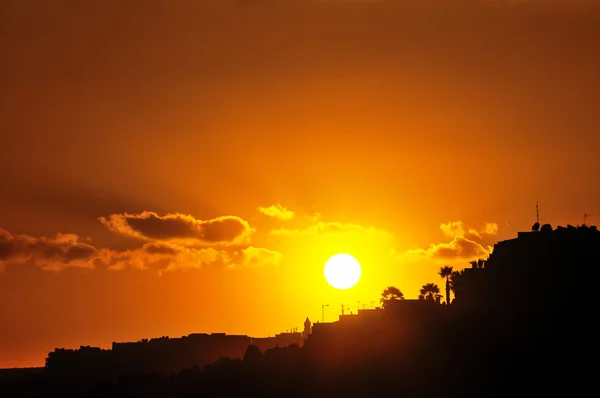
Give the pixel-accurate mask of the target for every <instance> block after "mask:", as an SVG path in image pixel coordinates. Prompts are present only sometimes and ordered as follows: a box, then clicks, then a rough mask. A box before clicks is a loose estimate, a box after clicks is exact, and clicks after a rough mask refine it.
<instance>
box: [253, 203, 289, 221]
mask: <svg viewBox="0 0 600 398" xmlns="http://www.w3.org/2000/svg"><path fill="white" fill-rule="evenodd" d="M257 210H258V211H259V212H261V213H262V214H264V215H266V216H269V217H273V218H277V219H280V220H284V221H286V220H291V219H292V218H294V212H293V211H291V210H290V209H288V208H286V207H284V206H282V205H280V204H274V205H271V206H269V207H258V209H257Z"/></svg>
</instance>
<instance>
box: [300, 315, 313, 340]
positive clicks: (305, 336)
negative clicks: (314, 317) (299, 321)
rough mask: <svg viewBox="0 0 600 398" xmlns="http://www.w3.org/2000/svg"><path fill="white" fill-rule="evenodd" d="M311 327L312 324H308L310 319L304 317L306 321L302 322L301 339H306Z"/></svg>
mask: <svg viewBox="0 0 600 398" xmlns="http://www.w3.org/2000/svg"><path fill="white" fill-rule="evenodd" d="M311 325H312V324H311V323H310V319H308V317H306V320H305V321H304V332H303V333H302V337H304V338H305V339H306V338H308V335H309V334H310V327H311Z"/></svg>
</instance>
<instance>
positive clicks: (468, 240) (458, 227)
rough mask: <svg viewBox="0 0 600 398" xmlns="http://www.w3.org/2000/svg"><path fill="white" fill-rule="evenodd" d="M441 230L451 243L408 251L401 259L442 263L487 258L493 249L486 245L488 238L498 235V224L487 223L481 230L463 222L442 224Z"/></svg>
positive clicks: (401, 255)
mask: <svg viewBox="0 0 600 398" xmlns="http://www.w3.org/2000/svg"><path fill="white" fill-rule="evenodd" d="M440 229H441V230H442V232H443V233H444V235H446V236H447V237H448V238H450V239H451V241H449V242H443V243H437V244H434V243H432V244H431V245H429V247H427V248H424V249H413V250H408V251H406V252H404V253H401V254H399V259H401V260H409V261H418V260H420V259H424V258H425V259H433V260H440V261H459V260H460V261H463V260H464V261H470V260H474V259H479V258H487V256H489V254H490V253H491V251H492V247H491V246H488V245H486V244H485V243H484V241H485V238H486V237H490V236H493V235H496V234H497V233H498V224H496V223H493V222H487V223H485V224H484V226H483V227H482V228H481V229H480V230H475V229H474V228H470V227H469V226H467V225H466V224H465V223H464V222H463V221H450V222H448V223H442V224H441V225H440Z"/></svg>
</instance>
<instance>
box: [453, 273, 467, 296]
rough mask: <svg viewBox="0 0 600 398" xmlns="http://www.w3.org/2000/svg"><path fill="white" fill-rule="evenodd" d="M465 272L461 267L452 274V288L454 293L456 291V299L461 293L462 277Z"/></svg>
mask: <svg viewBox="0 0 600 398" xmlns="http://www.w3.org/2000/svg"><path fill="white" fill-rule="evenodd" d="M464 273H465V271H464V270H462V269H461V270H460V271H453V272H452V275H451V276H450V290H452V293H454V298H455V299H456V297H457V296H459V295H460V293H459V292H460V289H461V277H462V276H463V275H464Z"/></svg>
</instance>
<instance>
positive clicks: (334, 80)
mask: <svg viewBox="0 0 600 398" xmlns="http://www.w3.org/2000/svg"><path fill="white" fill-rule="evenodd" d="M84 3H85V4H83V3H81V4H79V2H72V1H67V0H62V1H59V0H56V1H52V2H49V1H42V0H39V1H34V0H5V1H2V2H1V4H0V44H1V48H2V53H3V56H2V58H3V61H2V62H1V63H0V72H1V73H0V82H1V86H2V90H1V91H0V105H1V106H0V112H1V114H0V131H1V132H2V140H1V141H0V159H2V167H0V181H1V187H2V188H1V190H0V303H1V305H0V367H11V366H39V365H42V364H43V361H44V358H45V356H46V354H47V352H48V351H50V350H52V349H53V348H55V347H78V346H79V345H87V344H92V345H99V346H103V347H108V346H109V345H110V343H111V342H112V341H131V340H138V339H140V338H145V337H158V336H162V335H169V336H173V337H178V336H181V335H186V334H189V333H193V332H227V333H232V334H233V333H241V334H249V335H254V336H266V335H268V334H274V333H278V332H281V331H285V330H288V329H291V328H294V327H298V328H301V327H302V322H303V321H304V319H305V317H306V316H309V317H310V318H311V320H315V321H316V320H319V319H320V318H321V305H322V304H330V305H331V307H329V308H328V309H327V313H326V318H327V319H329V320H334V319H336V317H337V315H338V314H339V313H340V305H341V304H342V303H344V304H345V305H346V306H347V307H350V309H351V310H355V309H356V306H357V305H358V301H361V302H362V303H370V302H371V301H372V300H373V301H375V302H377V300H378V298H379V295H380V293H381V291H382V290H383V289H384V288H385V287H386V286H388V285H395V286H398V287H399V288H400V289H401V290H402V291H403V292H404V294H405V295H406V296H407V297H408V298H416V296H417V295H418V290H419V288H420V286H421V285H423V284H425V283H427V282H436V283H438V284H439V285H440V287H442V286H443V282H442V281H441V280H440V279H439V277H438V276H437V269H438V268H439V267H440V266H441V265H443V264H452V265H454V266H455V267H456V268H462V267H464V266H466V265H468V261H469V260H471V259H474V258H478V257H485V256H486V255H487V254H486V253H487V252H486V251H487V250H488V247H489V246H493V244H494V243H495V242H497V241H498V240H502V239H508V238H512V237H514V236H516V233H517V231H520V230H527V229H529V228H530V226H531V225H532V224H533V222H534V221H535V203H536V201H539V202H540V206H541V217H542V222H549V223H552V224H553V225H558V224H560V225H566V224H568V223H570V224H573V225H575V224H581V223H582V222H583V214H584V213H586V212H587V213H590V214H591V215H592V216H591V218H590V219H589V222H590V223H597V219H598V218H600V192H599V189H598V186H599V185H598V183H599V181H600V176H599V174H598V170H600V160H598V156H597V155H598V150H599V148H600V134H598V131H600V129H599V127H600V117H599V116H598V111H599V109H600V74H599V73H598V70H600V40H598V39H597V38H598V37H600V18H599V17H600V13H598V8H597V7H596V5H597V3H598V2H596V1H584V0H580V1H575V0H573V1H568V2H566V1H564V2H561V1H552V0H549V1H534V0H530V1H520V2H517V1H513V2H511V1H484V0H463V1H438V2H435V3H436V5H433V3H434V2H433V1H420V2H417V3H420V5H415V4H414V3H415V2H414V1H412V0H411V1H367V0H362V1H361V0H357V1H349V0H348V1H342V0H340V1H329V2H321V1H317V0H257V1H241V0H239V1H233V0H230V1H224V0H219V1H216V0H213V1H208V0H205V1H191V0H189V1H184V0H181V1H178V2H170V1H166V0H163V1H159V0H146V1H141V0H139V1H129V2H121V1H99V0H98V1H96V0H93V1H92V0H89V1H86V2H84ZM173 3H177V5H175V4H173ZM125 4H127V5H125ZM566 4H567V5H566ZM276 205H279V207H277V206H276ZM271 206H275V207H271ZM277 210H279V211H277ZM338 252H348V253H350V254H352V255H354V256H356V258H357V259H358V260H359V261H360V262H361V264H362V266H363V278H362V280H361V282H360V283H359V284H358V285H357V286H356V287H355V288H353V289H350V290H348V291H337V290H335V289H333V288H331V287H329V286H328V285H327V283H326V282H325V280H324V278H323V266H324V263H325V261H326V260H327V258H329V257H330V256H331V255H333V254H335V253H338Z"/></svg>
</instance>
